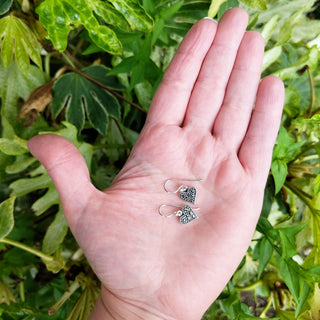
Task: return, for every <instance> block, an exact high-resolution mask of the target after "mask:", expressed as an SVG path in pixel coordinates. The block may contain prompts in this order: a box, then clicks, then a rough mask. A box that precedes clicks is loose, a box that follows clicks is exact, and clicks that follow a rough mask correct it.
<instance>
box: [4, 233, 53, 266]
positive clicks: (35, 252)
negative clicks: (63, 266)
mask: <svg viewBox="0 0 320 320" xmlns="http://www.w3.org/2000/svg"><path fill="white" fill-rule="evenodd" d="M0 242H2V243H6V244H9V245H11V246H14V247H17V248H19V249H22V250H25V251H27V252H30V253H32V254H33V255H35V256H37V257H39V258H41V259H42V260H45V261H54V258H53V257H52V256H49V255H47V254H45V253H43V252H41V251H40V250H37V249H34V248H31V247H29V246H27V245H25V244H23V243H20V242H17V241H14V240H10V239H7V238H2V239H0Z"/></svg>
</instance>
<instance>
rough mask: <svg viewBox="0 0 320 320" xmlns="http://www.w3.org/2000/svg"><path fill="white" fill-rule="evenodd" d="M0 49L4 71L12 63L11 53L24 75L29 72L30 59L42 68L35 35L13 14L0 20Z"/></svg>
mask: <svg viewBox="0 0 320 320" xmlns="http://www.w3.org/2000/svg"><path fill="white" fill-rule="evenodd" d="M0 49H1V59H2V61H3V64H4V67H5V68H6V69H7V68H8V67H9V65H10V63H11V61H12V58H13V52H14V56H15V60H16V62H17V65H18V66H19V68H20V70H21V72H22V73H24V74H25V75H27V74H28V71H29V66H30V59H31V60H32V61H33V62H34V63H35V64H36V65H37V66H38V67H39V68H42V60H41V56H40V50H41V45H40V43H39V42H38V40H37V38H36V35H35V34H34V33H33V32H32V31H31V29H30V28H29V27H28V26H27V25H26V23H25V22H24V21H23V20H21V19H19V18H18V17H16V16H14V15H13V14H11V15H9V16H6V17H4V18H2V19H1V20H0Z"/></svg>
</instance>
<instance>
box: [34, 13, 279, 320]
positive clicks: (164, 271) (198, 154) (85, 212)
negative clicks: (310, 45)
mask: <svg viewBox="0 0 320 320" xmlns="http://www.w3.org/2000/svg"><path fill="white" fill-rule="evenodd" d="M247 20H248V17H247V14H246V12H245V11H243V10H241V9H238V8H234V9H231V10H229V11H228V12H227V13H226V14H225V15H224V16H223V18H222V19H221V21H220V23H219V25H217V23H215V22H213V21H211V20H208V19H203V20H201V21H199V22H198V23H196V24H195V25H194V26H193V28H192V29H191V30H190V31H189V33H188V34H187V36H186V37H185V39H184V40H183V42H182V44H181V45H180V47H179V49H178V52H177V54H176V55H175V57H174V58H173V61H172V62H171V64H170V66H169V68H168V70H167V72H166V74H165V76H164V78H163V81H162V82H161V84H160V86H159V88H158V90H157V92H156V94H155V96H154V99H153V102H152V105H151V108H150V112H149V115H148V118H147V121H146V124H145V127H144V128H143V130H142V132H141V135H140V137H139V139H138V141H137V143H136V145H135V147H134V149H133V150H132V153H131V155H130V158H129V159H128V161H127V163H126V165H125V166H124V168H123V169H122V170H121V172H120V173H119V175H118V176H117V177H116V179H115V180H114V181H113V183H112V185H111V186H110V188H108V189H107V190H105V191H104V192H101V191H98V190H96V189H95V188H94V187H93V186H92V184H91V183H90V179H89V175H88V170H87V168H86V165H85V162H84V160H83V159H82V157H81V155H80V154H79V152H78V150H77V149H76V148H75V147H74V146H73V145H72V144H71V143H70V142H68V141H66V140H64V139H63V138H61V137H59V136H55V135H46V136H38V137H35V138H33V139H32V140H31V141H30V142H29V148H30V150H31V152H32V153H33V154H34V155H35V156H36V157H38V158H39V160H40V161H41V162H42V163H43V164H44V165H45V167H46V168H47V170H48V172H49V174H50V175H51V177H52V179H53V181H54V183H55V185H56V187H57V189H58V192H59V195H60V197H61V201H62V205H63V208H64V213H65V216H66V218H67V221H68V223H69V225H70V228H71V230H72V232H73V234H74V236H75V237H76V239H77V241H78V243H79V245H80V246H81V247H82V249H83V250H84V252H85V254H86V256H87V258H88V260H89V262H90V264H91V266H92V268H93V270H94V271H95V272H96V274H97V276H98V277H99V279H100V280H101V282H102V285H103V286H102V291H101V296H100V303H101V304H102V305H104V308H105V311H106V312H107V314H108V315H109V317H110V319H114V318H115V319H123V318H125V316H123V315H121V312H123V314H126V315H127V319H136V318H137V319H140V318H143V319H153V317H154V318H160V319H184V320H188V319H199V318H200V317H201V315H202V314H203V313H204V312H205V310H206V308H207V307H208V306H209V305H210V303H211V302H212V301H213V300H214V299H215V298H216V297H217V296H218V294H219V293H220V292H221V290H222V289H223V287H224V286H225V284H226V283H227V281H228V280H229V278H230V277H231V275H232V273H233V272H234V270H235V268H236V267H237V265H238V264H239V262H240V261H241V259H242V257H243V255H244V253H245V251H246V249H247V247H248V245H249V242H250V239H251V236H252V233H253V231H254V228H255V225H256V222H257V219H258V217H259V212H260V209H261V204H262V199H263V191H264V186H265V181H266V178H267V175H268V171H269V166H270V160H271V154H272V148H273V144H274V141H275V138H276V134H277V130H278V127H279V122H280V117H281V107H282V104H283V85H282V83H281V81H280V80H279V79H277V78H275V77H267V78H265V79H264V80H263V81H262V82H261V83H260V72H261V65H262V58H263V48H264V41H263V39H262V37H261V36H260V35H259V34H258V33H256V32H245V29H246V25H247ZM170 178H171V179H181V181H170V183H169V184H168V188H170V191H171V190H172V191H175V189H176V188H177V186H179V185H181V184H187V185H188V186H194V187H196V189H197V197H196V203H195V204H194V205H193V204H190V203H187V202H184V201H183V200H181V199H180V198H179V197H178V193H168V192H166V191H165V189H164V183H165V181H166V180H167V179H170ZM183 179H201V181H194V182H187V181H183ZM163 204H167V205H174V206H177V207H182V206H184V205H186V204H189V205H190V206H191V207H193V208H195V207H197V208H199V210H198V211H195V212H196V213H197V215H198V217H199V219H197V220H194V221H191V222H190V223H188V224H185V225H183V224H181V223H180V222H179V218H178V217H175V216H174V215H173V216H172V217H170V218H166V217H163V216H161V215H159V214H158V209H159V207H160V205H163ZM177 209H178V208H174V207H169V206H168V207H165V210H166V213H168V214H169V213H170V212H173V211H175V210H177ZM117 305H119V306H121V308H122V311H120V308H117ZM124 306H128V307H124ZM97 310H98V311H97ZM97 310H96V311H95V312H94V314H93V316H92V318H93V319H109V318H108V317H107V315H106V316H104V317H102V316H100V317H99V316H98V313H99V312H101V307H100V309H99V307H97ZM107 310H108V311H107ZM130 310H131V311H132V314H131V316H128V314H129V312H130ZM137 310H138V311H137ZM125 312H127V313H125ZM146 314H148V316H146ZM134 315H135V316H134ZM139 317H140V318H139Z"/></svg>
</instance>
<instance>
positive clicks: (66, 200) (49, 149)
mask: <svg viewBox="0 0 320 320" xmlns="http://www.w3.org/2000/svg"><path fill="white" fill-rule="evenodd" d="M28 148H29V150H30V152H31V153H32V154H33V156H34V157H36V158H37V159H38V160H39V161H40V162H41V163H42V164H43V165H44V167H45V168H46V170H47V172H48V174H49V175H50V177H51V179H52V180H53V183H54V185H55V186H56V188H57V191H58V193H59V196H60V199H61V203H62V207H63V211H64V214H65V216H66V219H67V221H68V223H69V225H70V227H71V229H72V226H75V224H76V222H77V218H78V217H79V215H80V214H81V212H83V210H84V209H85V207H86V205H87V203H88V201H89V199H90V197H91V195H92V192H93V191H94V190H95V188H94V186H93V185H92V184H91V182H90V176H89V171H88V167H87V165H86V162H85V160H84V158H83V157H82V155H81V153H80V152H79V150H78V149H77V148H76V146H75V145H73V144H72V143H71V142H70V141H69V140H67V139H65V138H63V137H61V136H58V135H55V134H47V135H39V136H36V137H33V138H32V139H31V140H29V142H28Z"/></svg>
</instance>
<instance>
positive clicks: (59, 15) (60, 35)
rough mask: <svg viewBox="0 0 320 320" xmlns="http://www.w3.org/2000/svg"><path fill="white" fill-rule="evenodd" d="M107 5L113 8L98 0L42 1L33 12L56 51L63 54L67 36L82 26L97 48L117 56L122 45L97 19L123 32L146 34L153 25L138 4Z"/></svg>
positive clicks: (132, 2) (114, 1) (120, 3)
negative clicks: (139, 31)
mask: <svg viewBox="0 0 320 320" xmlns="http://www.w3.org/2000/svg"><path fill="white" fill-rule="evenodd" d="M109 2H111V3H112V4H113V6H111V5H110V4H108V3H107V2H105V1H100V0H98V1H94V0H78V1H76V2H75V1H73V0H45V1H44V2H43V3H41V5H40V6H39V7H38V8H37V10H36V12H37V13H38V14H39V19H40V22H41V23H42V24H43V25H44V27H45V28H46V29H47V31H48V34H49V38H50V40H51V41H52V43H53V45H54V46H55V48H56V49H57V50H59V51H64V50H65V49H66V47H67V38H68V34H69V32H70V31H71V30H73V29H74V28H76V27H79V26H80V25H83V27H84V28H85V29H86V30H87V31H88V34H89V37H90V38H91V40H92V41H93V43H94V44H95V45H96V46H98V47H99V48H101V49H103V50H105V51H107V52H109V53H111V54H120V53H121V52H122V45H121V42H120V41H119V39H118V38H117V35H116V34H115V32H114V31H113V30H112V29H111V28H109V27H107V25H105V24H100V23H99V21H98V19H97V18H96V16H99V17H100V18H102V19H103V20H104V22H105V23H106V24H113V25H115V26H117V27H118V28H121V29H122V30H124V31H128V30H129V29H130V28H131V29H132V30H134V29H138V30H141V31H145V32H149V31H151V30H152V28H153V21H152V18H151V17H150V16H149V15H148V14H147V13H146V12H145V10H144V9H143V8H142V7H141V6H140V4H139V3H138V1H135V0H131V1H118V0H117V1H116V0H113V1H109Z"/></svg>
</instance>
